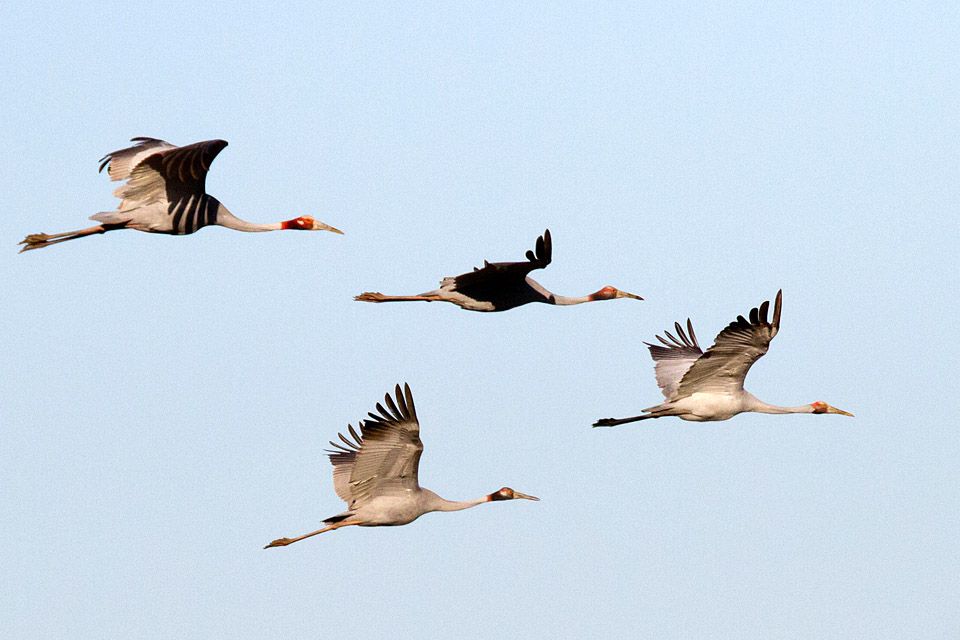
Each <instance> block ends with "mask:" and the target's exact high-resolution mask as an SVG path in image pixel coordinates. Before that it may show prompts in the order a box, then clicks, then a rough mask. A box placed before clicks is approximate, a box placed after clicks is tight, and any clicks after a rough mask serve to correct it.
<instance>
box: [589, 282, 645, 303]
mask: <svg viewBox="0 0 960 640" xmlns="http://www.w3.org/2000/svg"><path fill="white" fill-rule="evenodd" d="M616 298H632V299H634V300H643V298H641V297H640V296H638V295H634V294H632V293H627V292H626V291H620V290H619V289H617V288H616V287H611V286H610V285H607V286H606V287H604V288H603V289H600V291H597V292H596V293H591V294H590V299H591V300H614V299H616Z"/></svg>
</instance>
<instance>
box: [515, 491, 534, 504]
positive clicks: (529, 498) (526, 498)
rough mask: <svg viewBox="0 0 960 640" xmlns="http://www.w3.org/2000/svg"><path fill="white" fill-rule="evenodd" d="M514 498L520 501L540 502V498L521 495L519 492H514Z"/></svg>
mask: <svg viewBox="0 0 960 640" xmlns="http://www.w3.org/2000/svg"><path fill="white" fill-rule="evenodd" d="M513 498H514V500H516V499H518V498H519V499H520V500H534V501H535V502H540V498H538V497H536V496H528V495H527V494H525V493H520V492H519V491H514V492H513Z"/></svg>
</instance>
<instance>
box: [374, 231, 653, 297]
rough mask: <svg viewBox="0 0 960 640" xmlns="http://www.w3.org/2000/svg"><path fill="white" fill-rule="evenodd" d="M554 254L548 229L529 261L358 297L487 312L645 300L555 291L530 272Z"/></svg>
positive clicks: (610, 290) (611, 291)
mask: <svg viewBox="0 0 960 640" xmlns="http://www.w3.org/2000/svg"><path fill="white" fill-rule="evenodd" d="M552 256H553V242H552V240H551V237H550V230H549V229H547V230H546V231H544V233H543V235H542V236H540V237H539V238H537V243H536V250H535V251H527V254H526V257H527V259H526V260H525V261H522V262H487V261H484V263H483V267H476V268H474V270H473V271H469V272H467V273H462V274H460V275H458V276H451V277H446V278H444V279H443V280H441V281H440V287H439V288H438V289H434V290H432V291H427V292H425V293H421V294H419V295H415V296H387V295H384V294H382V293H380V292H373V291H367V292H364V293H361V294H360V295H358V296H357V297H356V298H355V299H356V300H359V301H361V302H417V301H420V302H450V303H452V304H455V305H457V306H458V307H460V308H461V309H466V310H467V311H485V312H491V311H508V310H510V309H515V308H517V307H520V306H523V305H525V304H530V303H531V302H539V303H543V304H552V305H558V306H569V305H574V304H582V303H584V302H593V301H595V300H613V299H616V298H631V299H634V300H643V298H641V297H640V296H637V295H634V294H632V293H627V292H626V291H620V290H619V289H616V288H615V287H610V286H606V287H603V288H602V289H600V290H599V291H596V292H594V293H591V294H588V295H585V296H576V297H570V296H561V295H558V294H555V293H552V292H551V291H548V290H547V289H546V288H545V287H544V286H543V285H541V284H540V283H539V282H537V281H536V280H534V279H533V278H531V277H529V275H528V274H529V273H530V272H531V271H533V270H535V269H543V268H545V267H546V266H547V265H549V264H550V262H551V261H552Z"/></svg>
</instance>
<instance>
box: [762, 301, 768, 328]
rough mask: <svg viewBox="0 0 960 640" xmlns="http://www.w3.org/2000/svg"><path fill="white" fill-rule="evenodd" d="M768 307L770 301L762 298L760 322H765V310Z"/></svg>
mask: <svg viewBox="0 0 960 640" xmlns="http://www.w3.org/2000/svg"><path fill="white" fill-rule="evenodd" d="M769 309H770V301H769V300H764V301H763V303H762V304H761V305H760V323H761V324H767V310H769Z"/></svg>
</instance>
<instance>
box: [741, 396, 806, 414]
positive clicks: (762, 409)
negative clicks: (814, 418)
mask: <svg viewBox="0 0 960 640" xmlns="http://www.w3.org/2000/svg"><path fill="white" fill-rule="evenodd" d="M751 398H753V396H751ZM750 404H751V406H750V411H754V412H756V413H776V414H782V413H813V406H811V405H809V404H801V405H800V406H797V407H780V406H777V405H775V404H767V403H766V402H764V401H762V400H758V399H757V398H753V402H751V403H750Z"/></svg>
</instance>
